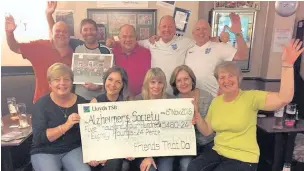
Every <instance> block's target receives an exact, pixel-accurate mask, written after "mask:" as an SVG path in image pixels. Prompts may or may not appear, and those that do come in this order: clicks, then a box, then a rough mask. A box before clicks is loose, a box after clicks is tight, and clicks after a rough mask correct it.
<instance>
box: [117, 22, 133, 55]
mask: <svg viewBox="0 0 304 171" xmlns="http://www.w3.org/2000/svg"><path fill="white" fill-rule="evenodd" d="M119 41H120V46H121V48H122V50H123V51H125V52H131V51H132V50H133V49H134V48H135V46H136V33H135V29H134V27H133V26H131V25H124V26H122V27H121V29H120V32H119Z"/></svg>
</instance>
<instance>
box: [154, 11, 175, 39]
mask: <svg viewBox="0 0 304 171" xmlns="http://www.w3.org/2000/svg"><path fill="white" fill-rule="evenodd" d="M158 33H159V36H160V37H161V38H162V40H163V41H164V42H165V43H167V42H169V41H171V40H172V39H173V37H174V35H175V34H176V26H175V22H174V19H173V17H172V16H164V17H163V18H162V19H161V20H160V23H159V26H158Z"/></svg>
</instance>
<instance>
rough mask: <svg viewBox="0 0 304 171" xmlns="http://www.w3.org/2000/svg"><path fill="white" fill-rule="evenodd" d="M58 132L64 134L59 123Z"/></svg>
mask: <svg viewBox="0 0 304 171" xmlns="http://www.w3.org/2000/svg"><path fill="white" fill-rule="evenodd" d="M59 129H60V133H61V135H64V132H63V131H62V128H61V125H59Z"/></svg>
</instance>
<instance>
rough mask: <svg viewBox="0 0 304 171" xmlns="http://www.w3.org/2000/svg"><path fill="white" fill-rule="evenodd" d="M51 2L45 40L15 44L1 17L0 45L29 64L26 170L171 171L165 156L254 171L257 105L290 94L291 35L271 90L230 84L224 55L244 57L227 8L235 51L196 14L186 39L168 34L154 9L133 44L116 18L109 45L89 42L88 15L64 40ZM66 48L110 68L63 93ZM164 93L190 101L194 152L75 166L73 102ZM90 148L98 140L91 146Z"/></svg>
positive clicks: (171, 29)
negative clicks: (102, 57)
mask: <svg viewBox="0 0 304 171" xmlns="http://www.w3.org/2000/svg"><path fill="white" fill-rule="evenodd" d="M56 6H57V2H48V5H47V9H46V16H47V20H48V23H49V26H50V40H37V41H33V42H30V43H18V42H17V41H16V39H15V37H14V30H15V28H16V24H15V22H14V19H13V17H12V16H8V17H6V19H5V30H6V37H7V43H8V45H9V48H10V49H11V50H12V51H14V52H16V53H19V54H22V56H23V58H25V59H28V60H29V61H30V62H31V63H32V66H33V69H34V72H35V76H36V89H35V95H34V99H33V103H34V104H35V105H34V106H35V107H34V108H35V110H34V113H33V115H32V125H33V147H32V150H31V161H32V165H33V167H34V169H35V170H36V171H40V170H41V171H42V170H43V171H48V170H50V171H57V170H58V171H59V170H61V169H62V168H64V169H65V170H68V171H72V170H73V171H74V170H79V171H86V170H91V169H92V170H95V169H97V170H100V169H101V170H103V171H107V170H109V171H112V170H113V171H120V170H123V171H127V170H128V169H129V165H130V163H131V162H134V164H135V165H136V166H137V167H138V168H139V169H140V170H141V171H152V170H159V171H172V170H173V163H174V160H178V163H179V170H181V171H187V170H188V171H220V170H227V171H230V170H236V168H238V170H244V171H251V170H252V171H254V170H256V168H257V163H258V161H259V147H258V144H257V140H256V122H257V111H258V110H268V111H273V110H277V109H279V108H281V107H283V106H284V105H286V104H287V103H289V102H290V101H291V100H292V97H293V93H294V80H293V79H294V78H293V64H294V62H295V60H296V59H297V57H298V56H299V55H300V54H301V53H302V52H303V50H304V49H303V48H301V47H302V42H300V41H299V40H295V41H294V40H293V41H291V42H290V44H289V45H287V46H285V47H284V51H283V54H282V73H281V87H280V91H279V92H265V91H257V90H251V91H244V90H241V89H240V83H241V81H242V73H241V71H240V69H239V68H238V66H237V65H236V64H235V63H234V62H232V60H243V59H246V58H247V57H248V47H247V45H246V42H245V41H244V39H243V37H242V33H241V23H240V18H239V16H238V15H236V14H234V13H232V14H230V18H231V22H232V26H231V28H230V30H231V31H232V32H234V33H235V35H236V42H237V44H238V46H237V47H238V49H235V48H233V47H232V46H230V45H228V44H226V43H223V42H216V41H212V38H211V28H210V25H209V24H208V22H206V21H204V20H199V21H198V22H197V23H196V24H195V26H194V28H193V30H192V35H193V39H194V41H193V40H190V39H188V38H185V37H179V36H176V35H175V33H176V27H175V21H174V19H173V17H172V16H163V17H162V18H161V19H160V21H159V25H158V33H159V35H158V36H153V37H151V38H150V39H148V40H142V41H137V40H136V31H135V28H134V27H133V26H132V25H128V24H126V25H123V26H122V27H121V28H120V32H119V36H118V37H119V42H115V41H113V40H110V39H109V40H107V45H108V46H112V50H111V49H110V48H109V47H107V46H105V45H102V44H100V43H99V42H98V41H97V26H96V22H95V21H93V20H91V19H83V20H82V21H81V23H80V33H81V35H82V38H83V41H81V40H78V39H70V37H69V32H68V26H67V24H65V23H64V22H57V23H55V22H54V20H53V18H52V14H53V12H54V11H55V9H56ZM73 52H75V53H99V54H109V53H113V54H114V61H115V66H113V67H112V68H110V69H108V70H107V71H106V72H105V73H104V77H103V78H101V79H103V86H100V85H95V84H93V83H89V82H88V83H86V84H84V85H76V88H75V93H74V92H73V91H72V90H73V71H72V70H71V69H70V67H71V63H72V54H73ZM167 98H193V99H194V101H193V104H194V111H195V112H194V114H193V116H194V117H193V124H195V131H196V138H197V145H198V147H197V152H198V156H174V157H173V156H167V157H149V156H147V157H146V158H137V159H134V158H132V156H129V157H127V158H126V159H112V160H106V161H91V162H89V163H87V164H86V163H83V161H82V150H81V138H80V130H79V124H78V123H79V120H80V116H79V115H78V114H77V113H78V111H77V104H81V103H88V102H91V103H102V102H115V101H127V100H149V99H167ZM201 100H204V101H205V102H204V103H202V102H201ZM206 103H207V104H210V106H209V107H206V106H205V105H203V104H206ZM245 142H246V143H245ZM100 148H106V147H103V146H102V144H101V145H100ZM223 168H224V169H223Z"/></svg>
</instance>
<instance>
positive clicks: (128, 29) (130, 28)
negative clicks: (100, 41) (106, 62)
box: [119, 24, 136, 37]
mask: <svg viewBox="0 0 304 171" xmlns="http://www.w3.org/2000/svg"><path fill="white" fill-rule="evenodd" d="M122 32H132V33H133V35H134V36H135V37H136V30H135V28H134V26H132V25H130V24H124V25H122V26H121V27H120V29H119V34H120V33H122Z"/></svg>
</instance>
